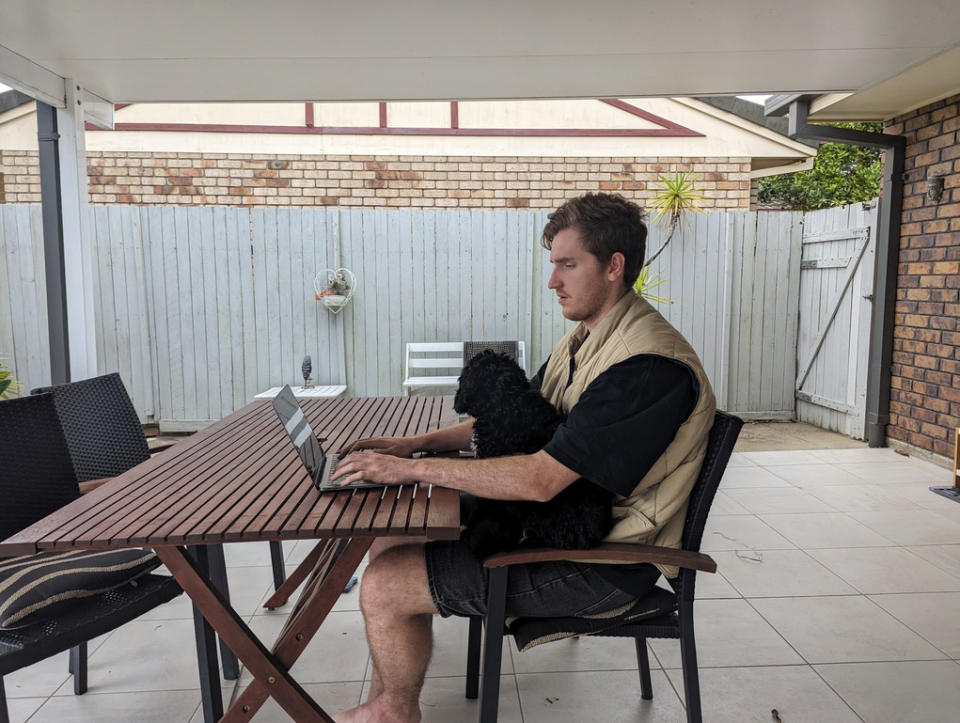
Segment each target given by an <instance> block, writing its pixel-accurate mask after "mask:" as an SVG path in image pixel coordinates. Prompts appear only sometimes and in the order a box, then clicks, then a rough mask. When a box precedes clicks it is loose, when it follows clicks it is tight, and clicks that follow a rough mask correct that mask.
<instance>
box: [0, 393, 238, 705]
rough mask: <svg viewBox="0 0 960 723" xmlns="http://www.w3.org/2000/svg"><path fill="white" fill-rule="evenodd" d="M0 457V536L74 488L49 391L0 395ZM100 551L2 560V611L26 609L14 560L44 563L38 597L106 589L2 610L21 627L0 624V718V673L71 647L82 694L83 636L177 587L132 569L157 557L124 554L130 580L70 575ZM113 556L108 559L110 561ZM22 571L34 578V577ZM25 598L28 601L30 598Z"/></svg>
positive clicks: (0, 700) (67, 497) (0, 693)
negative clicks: (36, 610)
mask: <svg viewBox="0 0 960 723" xmlns="http://www.w3.org/2000/svg"><path fill="white" fill-rule="evenodd" d="M0 460H2V463H0V494H2V495H3V501H4V503H3V506H2V507H0V539H6V538H7V537H9V536H10V535H12V534H14V533H16V532H18V531H19V530H21V529H23V528H24V527H27V526H29V525H31V524H32V523H34V522H36V521H37V520H39V519H41V518H43V517H45V516H46V515H48V514H50V513H52V512H55V511H56V510H57V509H59V508H60V507H61V506H62V505H64V504H67V503H68V502H71V501H73V500H75V499H76V498H77V497H79V496H80V490H79V488H78V486H77V481H76V477H75V476H74V471H73V465H72V462H71V459H70V454H69V451H68V449H67V445H66V441H65V439H64V436H63V432H62V429H61V427H60V422H59V420H58V418H57V413H56V408H55V406H54V399H53V395H50V394H42V395H36V396H30V397H24V398H22V399H12V400H7V401H0ZM117 552H118V553H120V554H121V555H123V554H124V553H128V552H133V555H132V556H129V557H140V558H144V557H145V553H146V551H117ZM114 555H115V553H114ZM114 555H111V557H114ZM106 556H107V555H106V554H105V553H104V552H102V551H100V552H96V551H90V552H67V553H40V554H38V555H32V556H24V557H18V558H10V559H8V560H7V561H5V565H6V566H8V567H11V568H12V567H14V566H16V571H17V574H16V575H10V574H9V573H8V574H6V576H5V580H6V582H7V583H8V584H6V585H3V586H2V587H3V590H2V592H3V598H2V604H0V609H2V610H3V612H4V615H5V616H6V615H7V614H8V613H9V612H10V609H11V607H13V606H18V607H19V612H18V613H17V615H25V614H28V613H29V611H30V609H31V607H25V605H26V603H25V602H24V600H25V597H26V596H28V595H29V594H30V592H31V591H32V590H33V588H34V586H33V585H24V584H20V585H18V584H17V583H16V582H14V580H15V579H16V577H17V576H20V577H19V579H20V580H21V583H23V582H25V579H24V575H25V574H26V573H24V572H23V571H22V568H23V567H25V566H29V565H33V564H34V563H41V562H42V563H43V564H44V565H45V567H44V569H43V572H42V574H43V576H44V577H45V578H46V581H45V582H44V586H45V589H44V590H43V592H44V594H45V598H46V599H45V600H44V602H47V603H50V601H51V600H57V599H58V597H59V596H58V595H57V594H56V593H60V594H62V595H64V596H66V597H71V595H72V593H71V592H70V591H73V590H75V589H91V588H92V589H107V588H112V589H109V591H108V592H103V593H101V594H98V595H94V596H89V597H81V598H71V599H70V602H68V603H64V602H60V603H52V604H53V605H56V608H53V607H50V608H49V614H48V615H37V617H36V619H35V621H34V622H32V623H29V622H28V620H29V618H23V619H22V621H18V620H16V619H15V617H9V618H7V617H5V618H4V619H5V620H7V621H8V622H7V624H6V625H7V626H10V625H16V624H18V623H19V624H22V625H23V627H15V628H14V629H0V721H3V722H4V723H5V722H6V721H7V720H8V717H7V707H6V696H5V694H4V689H3V676H4V675H6V674H7V673H11V672H13V671H15V670H19V669H20V668H23V667H25V666H28V665H32V664H33V663H36V662H38V661H40V660H43V659H44V658H48V657H50V656H51V655H55V654H57V653H60V652H63V651H65V650H71V656H70V657H71V672H72V673H73V680H74V693H75V694H77V695H79V694H82V693H84V692H85V691H86V689H87V668H86V641H88V640H91V639H93V638H95V637H97V636H99V635H103V634H104V633H107V632H110V631H111V630H114V629H115V628H117V627H119V626H121V625H123V624H124V623H127V622H129V621H130V620H133V619H134V618H136V617H138V616H140V615H142V614H143V613H145V612H147V611H148V610H151V609H153V608H155V607H157V606H158V605H161V604H163V603H165V602H167V601H169V600H172V599H173V598H175V597H177V595H179V594H180V593H181V592H182V590H181V589H180V586H179V585H178V584H177V583H176V581H175V580H174V579H173V578H172V577H168V576H165V575H154V574H140V572H141V571H143V570H148V569H152V568H153V567H155V566H156V565H157V564H158V562H157V561H155V560H146V561H145V563H138V564H137V567H136V569H134V568H133V564H134V562H133V561H131V563H130V567H129V569H130V570H132V572H129V573H128V574H129V575H130V576H131V577H133V576H136V586H133V585H130V584H126V581H119V580H117V578H115V577H113V574H112V572H110V571H109V568H108V569H105V570H104V571H103V572H102V573H101V571H100V570H97V571H96V572H95V573H92V574H90V575H89V576H88V577H87V578H86V579H85V580H84V582H83V583H82V584H81V583H79V582H77V580H76V577H74V576H73V575H74V574H79V571H77V570H76V569H75V568H76V567H80V568H89V567H96V566H98V565H99V566H100V567H103V565H104V564H105V561H104V559H103V558H104V557H106ZM98 558H99V559H98ZM78 562H79V565H78V564H77V563H78ZM116 562H117V560H116V559H114V560H112V562H111V564H115V563H116ZM67 567H72V568H74V570H73V572H71V573H67V574H64V572H63V571H64V570H65V569H66V568H67ZM107 578H109V580H108V579H107ZM26 579H29V580H31V581H34V582H35V581H36V577H27V578H26ZM118 584H119V586H116V585H118ZM51 585H67V587H66V588H65V589H63V590H56V591H54V590H52V589H51V588H50V587H48V586H51ZM74 586H75V587H74ZM28 602H30V604H31V606H33V605H36V602H35V601H34V600H30V601H28ZM218 692H219V689H218Z"/></svg>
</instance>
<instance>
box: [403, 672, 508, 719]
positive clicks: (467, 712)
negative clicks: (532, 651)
mask: <svg viewBox="0 0 960 723" xmlns="http://www.w3.org/2000/svg"><path fill="white" fill-rule="evenodd" d="M466 681H467V679H466V678H465V677H456V678H427V679H426V681H425V682H424V684H423V690H422V691H420V712H421V714H422V715H423V719H422V721H423V723H450V722H451V721H474V720H477V716H478V715H479V713H480V701H479V699H477V700H467V699H466V698H465V697H464V687H465V685H466ZM498 700H499V705H498V707H497V720H498V721H502V723H522V721H523V716H522V715H521V713H520V696H519V694H518V693H517V681H516V678H515V677H514V676H513V675H502V676H500V696H499V698H498Z"/></svg>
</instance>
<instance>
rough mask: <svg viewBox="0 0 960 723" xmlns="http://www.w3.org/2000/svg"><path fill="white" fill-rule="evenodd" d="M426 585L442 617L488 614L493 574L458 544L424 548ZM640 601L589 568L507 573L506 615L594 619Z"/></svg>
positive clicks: (537, 566)
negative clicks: (488, 593) (489, 591)
mask: <svg viewBox="0 0 960 723" xmlns="http://www.w3.org/2000/svg"><path fill="white" fill-rule="evenodd" d="M424 558H425V560H426V565H427V582H428V584H429V586H430V596H431V597H432V598H433V603H434V605H436V606H437V610H438V611H439V612H440V614H441V615H442V616H443V617H449V616H451V615H457V616H461V617H463V616H471V615H485V614H486V612H487V588H488V585H489V579H490V571H489V570H488V569H487V568H485V567H484V566H483V564H482V563H481V562H480V560H478V559H477V558H476V557H475V556H474V555H473V553H472V552H471V551H470V548H468V547H467V546H466V544H464V543H462V542H460V541H446V540H444V541H438V542H428V543H427V544H426V545H425V546H424ZM635 599H636V598H635V597H634V596H633V595H630V594H629V593H626V592H623V591H622V590H620V589H619V588H617V587H614V586H613V585H612V584H610V583H609V582H607V581H606V580H604V579H603V578H602V577H601V576H600V575H599V574H598V573H597V572H596V570H595V569H593V568H592V567H591V566H590V565H579V564H577V563H575V562H537V563H531V564H528V565H513V566H511V567H510V569H509V572H508V573H507V609H506V614H507V617H541V618H543V617H550V618H552V617H568V616H573V617H576V616H581V615H593V614H595V613H601V612H605V611H607V610H613V609H614V608H618V607H621V606H623V605H626V604H627V603H629V602H632V601H633V600H635Z"/></svg>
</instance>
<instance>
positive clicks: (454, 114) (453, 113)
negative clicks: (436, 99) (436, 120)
mask: <svg viewBox="0 0 960 723" xmlns="http://www.w3.org/2000/svg"><path fill="white" fill-rule="evenodd" d="M450 127H451V128H459V127H460V106H459V105H458V104H457V101H455V100H452V101H450Z"/></svg>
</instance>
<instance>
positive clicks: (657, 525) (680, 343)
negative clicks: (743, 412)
mask: <svg viewBox="0 0 960 723" xmlns="http://www.w3.org/2000/svg"><path fill="white" fill-rule="evenodd" d="M637 354H656V355H658V356H663V357H667V358H669V359H675V360H677V361H679V362H682V363H684V364H686V365H687V366H688V367H690V369H692V370H693V373H694V374H695V375H696V377H697V381H698V382H699V384H700V396H699V398H698V399H697V404H696V407H695V408H694V410H693V414H691V415H690V417H689V418H688V419H687V421H686V422H684V423H683V424H682V425H681V426H680V429H679V431H678V432H677V435H676V437H674V439H673V442H671V443H670V445H669V446H668V447H667V449H666V451H665V452H664V453H663V454H662V455H661V456H660V457H659V458H658V459H657V461H656V462H654V464H653V466H652V467H651V468H650V470H649V471H648V472H647V474H646V475H644V477H643V478H642V479H638V480H637V486H636V487H635V488H634V490H633V492H632V493H631V494H630V495H629V496H627V497H617V499H616V501H615V502H614V506H613V516H614V526H613V530H612V531H611V532H610V534H609V535H608V536H607V539H606V541H607V542H640V543H647V544H654V545H663V546H665V547H676V548H678V547H680V544H681V538H682V535H683V522H684V516H685V514H686V510H687V498H688V497H689V495H690V490H691V489H692V488H693V484H694V482H696V479H697V474H698V473H699V471H700V466H701V464H702V463H703V458H704V456H705V454H706V449H707V436H708V434H709V432H710V427H711V426H712V425H713V415H714V410H715V409H716V401H715V400H714V396H713V390H712V388H711V387H710V381H709V380H708V379H707V375H706V373H705V372H704V371H703V366H702V365H701V364H700V359H699V358H698V357H697V354H696V352H695V351H694V350H693V348H692V347H691V346H690V344H689V343H688V342H687V340H686V339H684V338H683V337H682V336H681V335H680V332H678V331H677V330H676V329H674V328H673V327H672V326H671V325H670V323H669V322H668V321H667V320H666V319H664V318H663V316H661V315H660V313H659V312H658V311H657V310H656V309H654V308H653V306H651V305H650V303H649V302H647V301H646V300H645V299H644V298H642V297H641V296H638V295H636V294H634V293H633V292H628V293H627V294H626V295H625V296H624V297H623V298H622V299H620V301H618V302H617V304H616V305H615V306H614V307H613V308H612V309H611V310H610V311H609V312H607V314H606V315H605V316H604V317H603V318H602V319H601V320H600V323H599V324H597V326H596V328H595V329H594V330H593V333H591V334H589V335H587V330H586V328H585V327H584V326H583V324H579V325H577V326H576V327H575V328H574V329H572V330H571V331H570V332H569V333H567V334H566V335H565V336H564V337H563V339H561V340H560V342H559V343H558V344H557V346H556V347H555V348H554V350H553V353H552V354H551V355H550V361H549V362H548V363H547V368H546V371H545V372H544V376H543V384H542V385H541V387H540V388H541V391H542V392H543V395H544V396H545V397H546V398H547V399H549V400H550V402H551V403H552V404H553V405H554V406H555V407H556V408H557V409H559V410H560V411H561V413H562V414H564V415H566V414H569V412H570V410H571V409H572V408H573V405H574V404H576V403H577V400H578V399H579V398H580V395H581V394H582V393H583V390H584V389H586V388H587V387H588V386H589V385H590V382H592V381H593V380H594V379H596V378H597V377H598V376H600V374H602V373H603V372H604V371H606V370H607V369H609V368H610V367H611V366H613V365H614V364H617V363H619V362H622V361H624V360H626V359H628V358H629V357H631V356H635V355H637ZM571 356H573V357H574V358H575V363H576V371H574V374H573V381H572V382H571V384H570V386H569V387H567V386H566V383H567V377H568V375H569V370H570V358H571ZM637 444H643V440H642V439H638V440H637ZM657 567H658V568H659V569H660V571H661V572H662V573H663V574H664V575H665V576H666V577H676V575H677V573H678V572H679V570H678V568H676V567H673V566H667V565H657Z"/></svg>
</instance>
